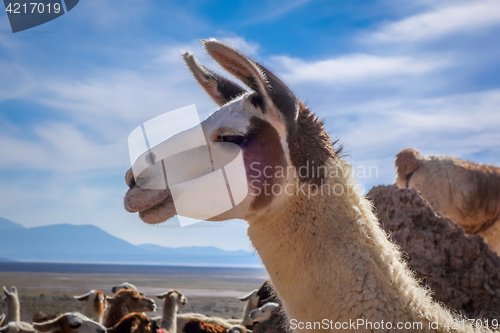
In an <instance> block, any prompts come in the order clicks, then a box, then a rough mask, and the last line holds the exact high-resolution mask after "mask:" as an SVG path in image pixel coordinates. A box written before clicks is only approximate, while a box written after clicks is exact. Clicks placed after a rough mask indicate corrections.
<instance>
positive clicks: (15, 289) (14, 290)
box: [10, 287, 17, 295]
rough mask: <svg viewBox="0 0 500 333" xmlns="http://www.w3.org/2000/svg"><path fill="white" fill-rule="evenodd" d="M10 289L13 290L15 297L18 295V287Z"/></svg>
mask: <svg viewBox="0 0 500 333" xmlns="http://www.w3.org/2000/svg"><path fill="white" fill-rule="evenodd" d="M10 289H11V290H12V293H13V294H14V295H17V288H16V287H12V288H10Z"/></svg>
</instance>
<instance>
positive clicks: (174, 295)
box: [156, 289, 187, 306]
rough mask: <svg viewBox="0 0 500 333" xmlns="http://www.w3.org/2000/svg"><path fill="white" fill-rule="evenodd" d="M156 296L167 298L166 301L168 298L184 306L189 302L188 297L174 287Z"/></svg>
mask: <svg viewBox="0 0 500 333" xmlns="http://www.w3.org/2000/svg"><path fill="white" fill-rule="evenodd" d="M156 297H158V298H159V299H165V302H167V300H170V301H173V302H176V304H177V306H181V305H182V306H184V305H186V304H187V298H186V297H185V296H184V295H183V294H182V293H181V292H180V291H178V290H174V289H171V290H169V291H167V292H164V293H163V294H158V295H156Z"/></svg>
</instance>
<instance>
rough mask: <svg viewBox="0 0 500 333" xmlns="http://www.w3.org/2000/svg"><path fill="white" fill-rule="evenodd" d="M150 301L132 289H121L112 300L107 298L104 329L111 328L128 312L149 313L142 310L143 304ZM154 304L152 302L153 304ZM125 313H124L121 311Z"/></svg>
mask: <svg viewBox="0 0 500 333" xmlns="http://www.w3.org/2000/svg"><path fill="white" fill-rule="evenodd" d="M146 301H151V302H153V300H150V299H148V298H145V297H144V296H143V295H141V293H140V292H138V291H137V290H133V289H122V290H120V291H118V292H117V293H116V295H115V296H114V297H113V298H108V303H109V309H108V313H107V315H106V320H105V321H104V326H105V327H113V326H114V325H116V324H117V323H118V322H119V321H120V320H121V319H122V318H123V317H124V316H125V315H127V314H129V313H130V312H139V311H140V312H142V311H151V310H146V309H144V303H145V302H146ZM153 303H154V302H153ZM125 310H126V311H127V312H126V313H124V312H123V311H125Z"/></svg>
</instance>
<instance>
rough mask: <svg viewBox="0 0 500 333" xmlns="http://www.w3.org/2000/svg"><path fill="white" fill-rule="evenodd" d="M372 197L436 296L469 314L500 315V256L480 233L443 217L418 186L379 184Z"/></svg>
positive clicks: (389, 230)
mask: <svg viewBox="0 0 500 333" xmlns="http://www.w3.org/2000/svg"><path fill="white" fill-rule="evenodd" d="M368 198H369V199H370V200H372V201H373V203H374V209H375V213H376V215H377V216H378V218H379V221H380V224H381V225H382V227H383V228H384V229H385V231H386V232H387V233H388V234H389V235H391V236H390V237H391V239H392V240H393V241H394V242H395V243H396V244H398V245H399V246H400V247H401V250H402V251H403V253H404V259H405V260H406V261H407V263H408V265H409V266H410V268H411V269H412V270H413V271H414V272H415V274H416V276H417V278H419V279H421V281H422V283H423V284H425V285H427V286H429V287H430V289H431V290H432V292H433V295H434V296H433V297H434V299H435V300H437V301H439V302H441V303H443V304H444V305H446V306H447V307H449V308H450V309H454V310H458V311H460V312H461V313H462V314H464V315H465V316H467V317H468V318H484V319H489V320H490V321H491V320H492V319H497V320H498V319H499V317H500V258H499V257H498V256H497V255H496V254H495V253H493V252H491V250H490V249H489V248H488V246H487V245H486V244H485V243H484V241H483V239H482V238H481V236H479V235H469V234H466V233H465V232H464V229H463V228H462V227H461V226H459V225H457V224H455V223H453V222H452V221H451V220H449V219H447V218H445V217H442V216H439V215H438V214H437V213H436V212H434V211H433V210H432V209H431V208H430V206H429V205H428V204H427V202H426V201H425V199H423V198H422V197H421V196H420V195H419V194H418V192H417V191H416V190H413V189H412V190H409V189H399V188H397V187H396V186H395V185H392V186H378V187H374V188H372V189H371V190H370V192H369V193H368Z"/></svg>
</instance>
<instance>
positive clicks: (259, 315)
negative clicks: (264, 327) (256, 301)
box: [249, 302, 280, 324]
mask: <svg viewBox="0 0 500 333" xmlns="http://www.w3.org/2000/svg"><path fill="white" fill-rule="evenodd" d="M279 307H280V305H279V304H278V303H273V302H269V303H266V304H264V305H263V306H261V307H260V308H257V309H253V310H252V311H250V315H249V317H250V320H252V323H253V324H255V323H260V322H263V321H266V320H268V319H269V318H271V316H272V315H273V314H278V311H279Z"/></svg>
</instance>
